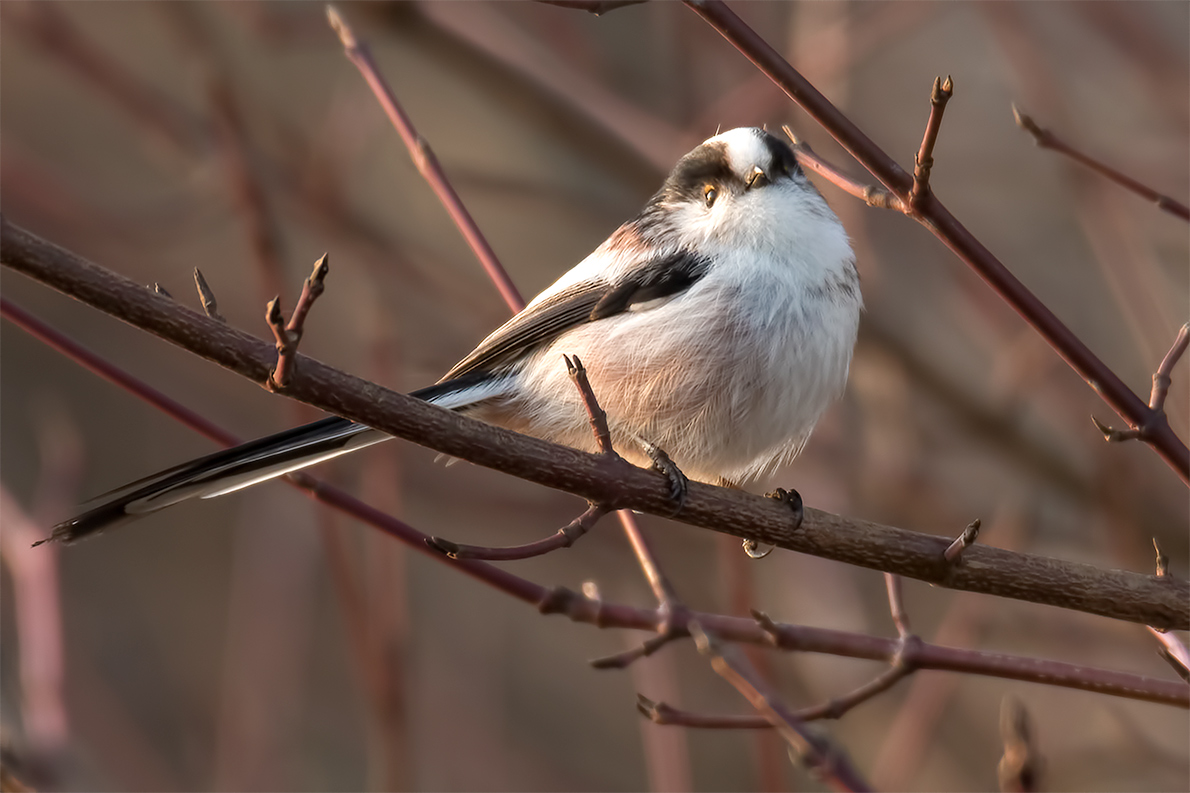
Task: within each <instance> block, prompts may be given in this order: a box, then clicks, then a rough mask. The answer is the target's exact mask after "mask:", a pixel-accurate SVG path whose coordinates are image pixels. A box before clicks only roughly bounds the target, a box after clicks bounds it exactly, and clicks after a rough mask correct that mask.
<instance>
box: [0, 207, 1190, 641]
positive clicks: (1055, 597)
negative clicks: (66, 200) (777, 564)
mask: <svg viewBox="0 0 1190 793" xmlns="http://www.w3.org/2000/svg"><path fill="white" fill-rule="evenodd" d="M0 263H3V264H4V265H6V266H8V267H11V268H12V269H14V270H16V271H18V272H21V273H23V274H25V275H27V276H28V277H30V278H33V279H35V280H38V281H40V282H41V283H44V284H46V285H47V286H50V287H52V288H54V289H57V290H59V291H61V292H63V293H65V294H68V295H71V296H72V297H75V298H77V299H79V300H81V301H82V302H85V303H87V304H88V305H91V306H93V307H95V308H98V309H100V310H101V311H104V312H105V313H108V314H110V315H112V316H115V317H117V318H119V319H122V320H124V321H125V322H128V323H130V324H132V325H135V326H137V327H139V328H141V329H143V330H147V331H149V332H151V333H153V334H155V335H158V336H160V337H162V338H164V339H166V340H168V341H170V342H172V343H174V344H176V345H178V346H180V347H182V348H184V349H186V350H188V351H190V352H192V353H194V354H196V355H198V356H200V357H202V358H205V359H207V360H209V361H212V362H214V363H217V364H219V365H220V366H223V367H225V368H227V369H230V370H232V371H234V372H237V373H238V374H241V375H242V376H244V377H246V378H248V379H250V380H252V381H253V382H255V383H257V384H261V383H264V382H265V380H266V379H267V378H268V376H269V371H270V369H271V367H272V364H273V361H274V359H275V350H274V348H273V345H271V344H269V343H267V342H264V341H262V340H260V339H258V338H255V337H253V336H250V335H248V334H245V333H242V332H240V331H237V330H235V329H233V328H230V327H228V326H227V325H225V324H223V323H220V322H217V321H215V320H212V319H210V318H208V317H206V316H203V315H201V314H198V313H196V312H193V311H190V310H189V309H186V308H185V307H183V306H180V305H178V304H177V303H175V302H174V301H172V300H169V299H167V298H164V297H162V296H160V295H157V294H154V293H153V292H152V291H150V290H148V289H145V288H144V287H142V286H140V285H138V284H136V283H135V282H133V281H130V280H129V279H127V278H124V277H122V276H119V275H117V274H115V273H112V272H110V271H108V270H105V269H104V268H102V267H99V266H97V265H95V264H92V263H91V262H88V261H86V260H84V259H81V258H80V257H78V256H76V255H74V254H72V253H70V252H69V251H66V250H64V249H62V248H59V247H57V246H55V245H53V244H52V243H49V242H47V241H45V240H43V239H41V238H39V237H37V236H35V235H33V234H31V233H29V232H28V231H25V230H24V229H22V228H20V227H18V226H16V225H14V224H12V223H10V222H9V221H8V220H7V218H3V216H0ZM299 356H300V366H299V367H298V368H297V369H296V370H295V372H294V377H293V379H292V381H291V383H290V387H289V389H288V391H287V396H290V397H292V398H294V399H297V400H299V401H302V402H306V403H308V404H311V405H314V406H315V407H318V408H321V409H323V410H326V411H329V412H332V413H335V414H337V415H341V416H345V417H347V418H350V419H352V420H353V421H359V422H362V423H364V424H367V425H369V426H372V427H375V428H377V429H380V430H382V431H384V432H388V433H390V434H392V435H395V436H397V437H401V438H405V439H407V440H412V441H413V442H415V443H418V444H421V445H423V446H427V447H429V448H432V449H435V450H437V451H439V452H442V453H444V454H448V455H451V456H453V457H458V458H461V459H464V460H468V461H470V462H472V463H475V464H477V465H483V466H486V467H489V468H495V469H497V470H501V471H504V472H505V473H509V474H512V475H513V476H518V477H520V478H523V479H527V480H529V481H533V482H537V483H538V484H543V485H546V486H548V487H553V488H556V489H559V490H565V491H567V492H570V493H574V494H575V495H579V496H581V497H583V498H586V499H588V500H590V501H595V502H597V503H601V504H606V505H609V506H612V507H615V508H621V509H622V508H628V509H635V510H640V511H643V512H649V513H652V514H657V515H663V516H664V515H668V514H669V513H670V511H671V510H672V509H673V504H672V501H671V500H670V497H669V487H668V481H667V480H666V478H665V476H664V475H662V474H659V473H657V472H654V471H647V470H644V469H639V468H636V467H635V466H632V465H629V464H628V463H625V462H623V461H617V460H614V459H609V458H607V457H606V456H605V455H594V454H587V453H585V452H580V451H577V450H574V449H569V448H566V447H564V446H558V445H555V444H551V443H547V442H545V441H540V440H537V439H534V438H529V437H527V436H523V435H518V434H517V433H514V432H511V431H508V430H505V429H502V428H499V427H494V426H491V425H488V424H484V423H482V422H479V421H475V420H472V419H467V418H465V417H463V416H458V415H456V414H454V413H451V412H449V411H445V410H442V409H440V408H437V407H434V406H432V405H428V404H426V403H424V402H422V401H420V400H417V399H413V398H411V397H408V396H405V395H402V394H398V393H395V392H392V391H389V390H387V389H384V388H381V387H380V386H377V385H375V384H373V383H369V382H367V381H364V380H362V379H360V378H357V377H353V376H351V375H348V374H345V373H343V372H340V371H337V370H335V369H333V368H331V367H328V366H326V365H324V364H322V363H320V362H318V361H316V360H314V359H311V358H307V357H305V356H301V355H300V354H299ZM677 520H679V521H681V522H683V523H687V524H690V525H694V526H700V527H703V528H709V529H712V530H714V531H719V532H722V533H725V534H730V535H733V536H736V537H740V538H742V539H753V540H756V541H757V542H761V543H765V544H769V545H777V546H779V547H781V548H785V549H787V550H794V551H799V552H802V553H810V554H813V555H816V556H822V557H824V558H829V559H835V560H838V561H843V562H847V563H849V564H855V565H858V566H861V567H868V568H871V569H876V570H881V571H884V572H889V573H895V574H897V575H903V576H908V577H910V578H916V579H919V580H922V581H927V582H929V583H933V584H936V585H939V586H945V587H949V588H952V589H962V590H967V591H973V592H982V593H985V594H992V595H1001V596H1003V597H1011V598H1016V599H1019V600H1026V601H1030V602H1035V603H1046V604H1050V605H1054V606H1059V607H1062V608H1070V609H1075V610H1079V611H1085V612H1089V613H1093V614H1100V615H1102V616H1106V617H1112V618H1114V619H1122V620H1127V621H1130V622H1137V623H1140V624H1144V625H1152V626H1153V627H1156V628H1174V629H1182V630H1185V629H1187V628H1188V627H1190V585H1188V584H1187V582H1185V581H1182V580H1178V579H1175V578H1172V577H1170V576H1165V577H1163V578H1158V577H1156V576H1149V575H1142V574H1139V573H1132V572H1125V571H1118V570H1101V569H1099V568H1097V567H1095V566H1093V565H1087V564H1080V563H1076V562H1067V561H1062V560H1057V559H1050V558H1046V557H1040V556H1034V555H1029V554H1021V553H1014V552H1011V551H1005V550H1002V549H998V548H991V547H988V546H981V545H975V546H972V547H970V548H968V549H967V550H966V551H965V552H964V554H963V557H962V561H961V563H960V564H954V565H951V564H948V563H947V562H946V561H945V559H944V557H943V553H944V552H945V549H946V547H947V545H949V541H948V539H947V538H944V537H935V536H930V535H925V534H920V533H917V532H912V531H906V530H904V529H898V528H893V527H889V526H881V525H879V524H874V523H869V522H867V521H861V520H856V519H851V518H846V517H842V516H839V515H833V514H830V513H827V512H822V511H820V510H815V509H810V508H807V509H806V510H805V520H804V521H803V523H802V524H801V527H800V528H797V529H793V528H792V525H791V521H790V516H789V510H788V508H787V507H786V506H785V505H784V504H780V503H778V502H776V501H774V500H772V499H766V498H761V497H759V496H755V495H751V494H748V493H744V492H741V491H733V490H728V489H724V488H717V487H713V486H710V485H705V484H702V483H698V482H691V483H690V490H689V495H688V497H687V501H686V505H685V508H684V509H683V511H682V512H681V514H680V515H678V516H677Z"/></svg>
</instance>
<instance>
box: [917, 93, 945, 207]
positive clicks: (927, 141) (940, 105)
mask: <svg viewBox="0 0 1190 793" xmlns="http://www.w3.org/2000/svg"><path fill="white" fill-rule="evenodd" d="M952 94H954V82H953V81H952V80H951V79H950V76H949V75H948V76H947V78H946V82H945V83H943V82H942V78H940V77H935V78H934V89H933V91H931V92H930V118H929V120H928V121H927V122H926V131H925V134H924V135H923V136H922V139H921V148H920V149H918V151H917V154H916V155H915V156H914V158H913V187H911V188H910V189H909V206H910V207H912V209H913V211H914V212H920V211H921V208H922V204H923V203H924V201H925V198H926V194H928V193H929V192H930V171H931V169H933V167H934V144H935V143H936V142H937V140H938V130H940V129H941V128H942V114H943V113H944V112H945V111H946V103H947V102H949V101H950V97H951V95H952Z"/></svg>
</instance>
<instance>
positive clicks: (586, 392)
mask: <svg viewBox="0 0 1190 793" xmlns="http://www.w3.org/2000/svg"><path fill="white" fill-rule="evenodd" d="M562 357H563V358H565V359H566V372H567V374H569V375H570V379H571V380H572V381H573V382H574V387H575V388H577V389H578V392H579V394H580V395H581V396H582V398H583V406H584V407H585V408H586V409H587V416H588V418H589V419H590V420H591V432H592V434H594V435H595V443H596V444H597V445H598V446H599V451H600V452H601V453H602V454H607V455H615V454H616V450H615V448H613V447H612V433H611V430H610V429H608V426H607V413H606V412H604V410H603V408H601V407H600V406H599V401H598V400H597V399H595V392H594V391H592V390H591V382H590V381H589V380H588V379H587V370H586V368H585V367H584V366H583V362H582V361H581V360H580V359H579V357H578V356H577V355H575V356H573V357H571V356H569V355H564V356H562Z"/></svg>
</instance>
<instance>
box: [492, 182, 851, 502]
mask: <svg viewBox="0 0 1190 793" xmlns="http://www.w3.org/2000/svg"><path fill="white" fill-rule="evenodd" d="M810 190H811V191H812V190H813V189H812V188H810ZM797 199H798V200H799V201H801V202H802V203H803V206H800V207H799V210H800V211H798V212H793V213H790V212H788V211H786V212H782V213H781V216H780V219H779V220H775V219H773V218H764V217H757V218H754V222H753V223H752V224H750V225H752V226H753V227H752V228H741V227H739V224H734V225H733V227H732V233H729V234H728V233H722V229H710V230H708V235H707V238H706V239H705V241H704V246H705V248H704V249H705V250H707V252H708V253H710V254H711V255H712V256H713V257H714V265H713V266H712V267H711V269H710V270H709V271H708V273H707V274H706V275H705V276H704V277H703V278H702V279H701V280H699V281H698V282H697V283H695V284H694V285H693V286H692V287H691V288H690V289H689V290H688V291H686V292H684V293H681V294H679V295H677V296H675V297H673V298H671V299H668V300H666V301H663V302H662V303H661V304H660V305H654V306H649V307H648V308H647V310H640V311H628V312H625V313H623V314H620V315H617V316H615V317H610V318H608V319H604V320H600V321H599V322H594V323H590V324H587V325H582V326H579V327H578V328H575V329H573V330H571V331H568V332H567V333H565V334H563V335H562V336H561V337H560V338H559V339H557V340H556V341H555V342H554V343H553V344H551V345H550V346H549V347H548V348H546V349H544V350H542V351H541V352H539V353H538V354H537V355H535V356H533V357H532V358H531V359H530V360H529V361H528V362H527V364H526V366H525V368H524V369H523V370H522V372H521V377H523V378H524V382H523V383H522V386H523V387H522V388H519V389H517V391H518V392H519V397H518V398H517V399H516V400H515V404H514V403H513V401H511V400H506V401H505V402H504V403H503V404H502V405H500V406H489V412H490V413H491V415H489V416H488V418H489V420H494V421H498V422H499V423H502V424H506V425H509V426H513V427H514V428H516V429H520V430H522V431H525V432H529V433H530V434H534V435H538V436H540V437H546V438H551V439H553V440H557V441H559V442H562V443H565V444H567V445H571V446H575V447H578V448H584V449H592V450H593V449H594V443H593V440H592V437H591V432H590V428H589V426H588V424H587V421H586V417H585V413H584V412H583V408H582V405H581V403H580V401H579V398H578V395H577V392H576V390H575V388H574V385H573V383H572V382H570V380H569V378H568V377H567V374H566V369H565V366H564V363H563V361H562V355H563V354H568V355H575V354H577V355H579V356H580V357H581V358H582V360H583V362H584V364H585V365H586V368H587V372H588V377H589V379H590V381H591V384H592V387H593V389H594V391H595V394H596V396H597V398H598V399H599V402H600V404H601V406H602V407H603V408H604V410H605V411H606V412H607V414H608V422H609V426H610V427H611V429H612V433H613V440H615V442H616V449H617V451H619V452H620V453H621V454H622V455H624V456H625V457H628V458H629V459H632V460H634V461H635V462H638V463H645V460H644V458H643V457H642V456H641V455H640V454H639V443H638V441H637V439H638V438H643V439H645V440H648V441H651V442H653V443H656V444H657V445H659V446H660V447H661V448H663V449H665V451H666V452H667V453H669V455H670V457H671V458H672V459H673V460H674V461H675V462H676V463H677V464H678V466H679V467H680V468H682V470H683V471H684V472H685V473H686V475H687V476H689V477H690V478H692V479H697V480H701V481H723V480H726V481H728V482H732V483H741V482H744V481H748V480H753V479H756V478H758V477H761V476H763V475H766V474H768V473H770V472H771V471H772V469H774V468H775V467H776V466H778V465H780V464H781V463H783V462H786V461H787V460H789V459H791V458H792V457H794V456H795V455H796V454H797V452H798V451H799V450H800V449H801V447H802V445H803V444H804V442H805V440H806V438H807V437H808V436H809V434H810V431H811V430H812V429H813V427H814V424H815V422H817V421H818V418H819V417H820V416H821V415H822V412H823V411H824V410H825V409H826V407H827V406H828V405H829V404H830V403H831V401H832V400H834V399H835V398H836V397H837V396H838V395H839V393H840V392H841V391H842V389H843V386H844V384H845V383H846V380H847V370H848V367H849V365H850V361H851V351H852V348H853V346H854V343H855V336H856V330H857V327H858V322H859V312H860V308H861V298H860V293H859V284H858V278H857V276H856V271H855V264H854V259H853V255H852V252H851V248H850V245H849V244H848V242H847V238H846V234H845V233H844V231H843V229H842V226H841V225H840V224H839V222H838V220H837V219H836V218H835V217H834V215H833V213H831V212H830V210H829V209H828V208H827V207H826V205H825V203H824V202H823V201H822V199H821V197H820V196H818V194H817V193H816V192H813V193H806V192H805V191H802V192H801V193H800V194H798V196H797ZM778 223H779V224H780V225H777V224H778ZM480 415H481V417H483V414H482V413H481V414H480ZM514 415H515V416H516V417H517V418H515V419H513V418H511V417H512V416H514ZM645 464H647V463H645Z"/></svg>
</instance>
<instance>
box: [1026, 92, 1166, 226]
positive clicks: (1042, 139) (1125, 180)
mask: <svg viewBox="0 0 1190 793" xmlns="http://www.w3.org/2000/svg"><path fill="white" fill-rule="evenodd" d="M1012 116H1013V118H1015V119H1016V123H1017V126H1019V127H1020V128H1021V129H1023V130H1025V131H1026V132H1028V133H1029V134H1030V135H1032V136H1033V142H1034V143H1036V144H1037V145H1038V146H1040V147H1041V148H1043V149H1050V150H1052V151H1056V152H1058V153H1060V154H1065V155H1066V156H1067V157H1069V158H1070V159H1072V160H1074V161H1075V162H1077V163H1078V164H1079V165H1082V166H1083V167H1085V168H1087V169H1089V170H1091V171H1094V172H1095V173H1097V174H1099V175H1100V176H1103V177H1105V178H1107V179H1109V180H1111V181H1113V182H1115V183H1116V184H1118V185H1120V186H1121V187H1123V188H1124V189H1126V190H1131V191H1132V192H1134V193H1136V194H1137V195H1138V196H1140V197H1141V198H1143V199H1145V200H1146V201H1150V202H1152V203H1154V204H1156V205H1157V207H1158V208H1159V209H1163V210H1165V211H1166V212H1168V213H1169V214H1171V215H1175V216H1177V217H1180V218H1181V219H1182V220H1190V207H1187V206H1186V205H1185V204H1183V203H1182V202H1180V201H1175V200H1174V199H1172V198H1170V197H1169V196H1167V195H1164V194H1163V193H1158V192H1157V191H1156V190H1154V189H1153V188H1151V187H1148V186H1146V185H1143V184H1141V183H1140V182H1138V181H1136V180H1135V179H1133V178H1132V177H1130V176H1125V175H1124V174H1122V173H1120V172H1119V171H1117V170H1116V169H1115V168H1112V167H1110V166H1108V165H1104V164H1103V163H1101V162H1100V161H1099V160H1096V159H1095V158H1093V157H1090V156H1088V155H1086V154H1083V153H1082V152H1081V151H1079V150H1078V149H1076V148H1074V147H1073V146H1071V145H1070V144H1069V143H1067V142H1066V141H1064V140H1062V139H1061V138H1059V137H1058V136H1057V135H1055V134H1054V133H1053V132H1051V131H1049V130H1048V129H1045V128H1044V127H1042V126H1040V125H1039V124H1038V123H1037V122H1036V121H1034V120H1033V118H1032V117H1031V116H1028V115H1026V114H1025V113H1022V112H1021V110H1020V108H1018V107H1017V106H1016V105H1013V106H1012Z"/></svg>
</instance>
